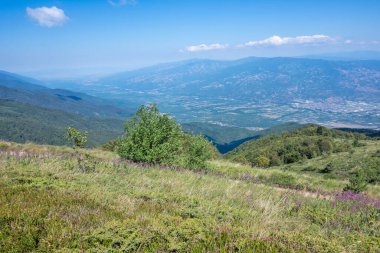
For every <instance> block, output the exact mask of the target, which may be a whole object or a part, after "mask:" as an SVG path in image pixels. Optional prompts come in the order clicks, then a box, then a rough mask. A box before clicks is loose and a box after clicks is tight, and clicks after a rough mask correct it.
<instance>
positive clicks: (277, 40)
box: [185, 34, 352, 52]
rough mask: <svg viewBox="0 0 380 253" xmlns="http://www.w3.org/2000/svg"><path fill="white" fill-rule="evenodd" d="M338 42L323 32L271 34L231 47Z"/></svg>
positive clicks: (190, 49) (217, 46)
mask: <svg viewBox="0 0 380 253" xmlns="http://www.w3.org/2000/svg"><path fill="white" fill-rule="evenodd" d="M334 42H339V41H338V40H336V39H334V38H332V37H330V36H327V35H323V34H316V35H302V36H296V37H281V36H278V35H273V36H271V37H269V38H266V39H263V40H252V41H248V42H246V43H244V44H240V45H236V46H233V47H232V48H244V47H259V46H275V47H279V46H284V45H301V44H311V45H313V44H324V43H325V44H326V43H334ZM345 43H346V44H350V43H352V41H351V40H346V41H345ZM226 48H230V46H229V45H228V44H220V43H215V44H209V45H207V44H200V45H193V46H188V47H186V49H185V51H187V52H199V51H210V50H219V49H226Z"/></svg>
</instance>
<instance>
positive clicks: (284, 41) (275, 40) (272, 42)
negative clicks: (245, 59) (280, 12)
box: [243, 34, 334, 47]
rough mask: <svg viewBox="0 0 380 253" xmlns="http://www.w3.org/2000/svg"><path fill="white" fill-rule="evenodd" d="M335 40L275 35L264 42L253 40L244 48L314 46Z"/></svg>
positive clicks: (323, 36) (313, 36) (307, 36)
mask: <svg viewBox="0 0 380 253" xmlns="http://www.w3.org/2000/svg"><path fill="white" fill-rule="evenodd" d="M332 41H334V39H332V38H331V37H329V36H327V35H323V34H316V35H303V36H296V37H280V36H277V35H273V36H272V37H269V38H266V39H264V40H252V41H249V42H247V43H245V44H244V45H243V46H247V47H252V46H282V45H289V44H313V43H326V42H332Z"/></svg>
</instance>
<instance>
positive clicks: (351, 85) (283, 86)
mask: <svg viewBox="0 0 380 253" xmlns="http://www.w3.org/2000/svg"><path fill="white" fill-rule="evenodd" d="M98 83H99V84H102V85H103V84H107V85H113V86H114V87H120V88H123V89H131V90H137V91H156V92H159V93H164V94H175V95H197V96H202V97H208V96H228V97H230V98H239V99H241V98H252V99H254V100H271V101H279V102H287V101H293V100H294V99H310V98H314V99H315V98H316V96H317V98H320V99H327V98H330V97H342V98H350V99H355V100H358V99H363V100H372V101H373V100H375V99H378V98H379V96H380V61H327V60H319V59H302V58H286V57H278V58H256V57H251V58H245V59H241V60H236V61H214V60H193V61H185V62H182V63H181V62H180V63H173V64H166V65H158V66H156V67H149V68H145V69H141V70H137V71H129V72H125V73H120V74H116V75H112V76H109V77H106V78H103V79H100V80H99V81H98ZM316 92H318V93H316Z"/></svg>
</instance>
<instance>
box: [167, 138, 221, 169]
mask: <svg viewBox="0 0 380 253" xmlns="http://www.w3.org/2000/svg"><path fill="white" fill-rule="evenodd" d="M214 149H215V148H214V147H213V146H212V144H211V143H210V142H209V141H207V140H206V139H205V138H203V137H202V136H192V135H189V134H183V135H182V138H181V151H180V154H181V155H180V157H179V158H176V161H175V162H176V163H177V164H179V165H180V166H181V167H185V168H194V169H195V168H205V167H206V166H207V165H206V161H207V160H209V159H211V158H212V156H213V155H214V154H213V151H214ZM214 153H215V152H214Z"/></svg>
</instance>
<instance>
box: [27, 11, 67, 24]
mask: <svg viewBox="0 0 380 253" xmlns="http://www.w3.org/2000/svg"><path fill="white" fill-rule="evenodd" d="M26 13H27V14H28V16H29V17H30V18H31V19H33V20H34V21H36V22H37V23H38V24H39V25H40V26H45V27H53V26H59V25H63V24H64V23H65V22H66V21H67V20H68V19H69V18H68V17H67V16H66V15H65V12H64V11H63V10H62V9H59V8H57V7H55V6H53V7H50V8H49V7H40V8H30V7H27V8H26Z"/></svg>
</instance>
